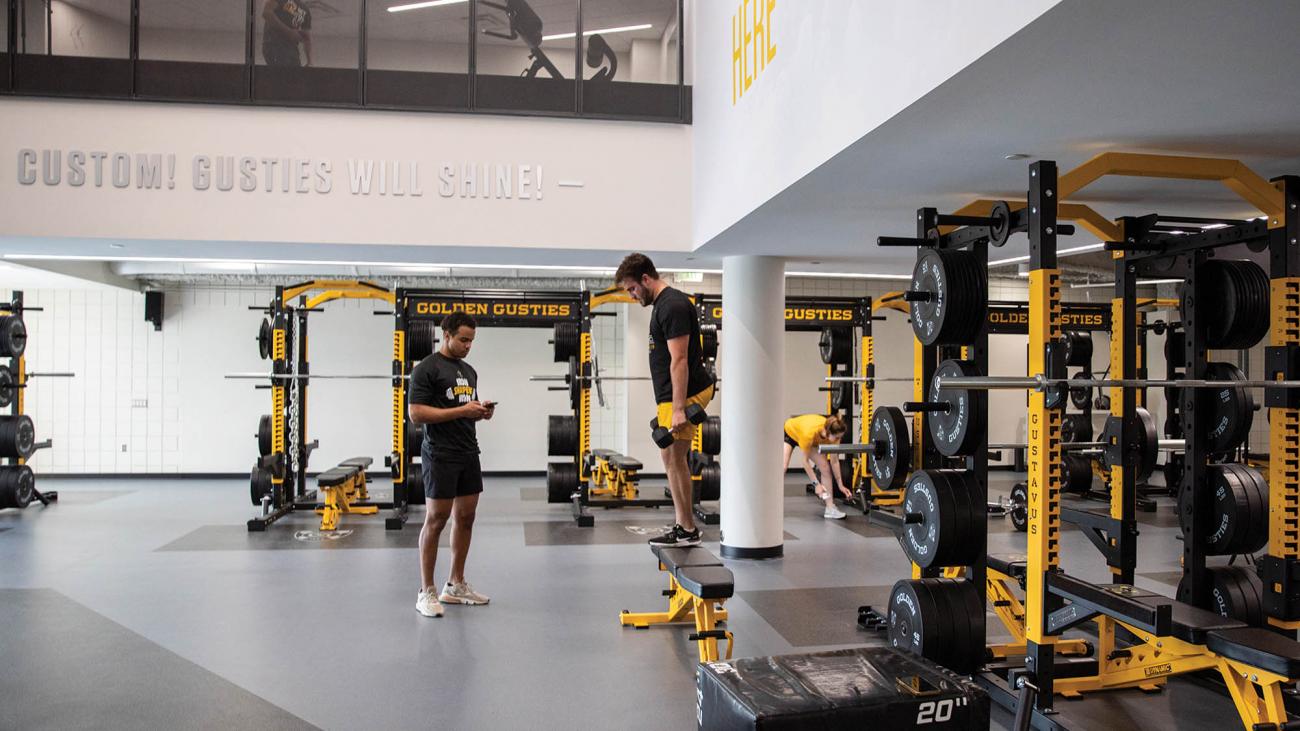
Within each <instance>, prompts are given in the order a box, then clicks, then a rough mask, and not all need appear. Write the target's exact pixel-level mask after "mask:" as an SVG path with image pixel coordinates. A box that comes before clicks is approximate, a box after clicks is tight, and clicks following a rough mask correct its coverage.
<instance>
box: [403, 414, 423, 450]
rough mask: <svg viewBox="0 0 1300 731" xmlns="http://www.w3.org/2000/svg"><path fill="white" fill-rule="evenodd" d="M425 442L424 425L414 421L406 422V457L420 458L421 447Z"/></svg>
mask: <svg viewBox="0 0 1300 731" xmlns="http://www.w3.org/2000/svg"><path fill="white" fill-rule="evenodd" d="M423 444H424V425H423V424H416V423H414V422H411V421H408V422H406V458H407V459H420V453H421V447H422V446H423Z"/></svg>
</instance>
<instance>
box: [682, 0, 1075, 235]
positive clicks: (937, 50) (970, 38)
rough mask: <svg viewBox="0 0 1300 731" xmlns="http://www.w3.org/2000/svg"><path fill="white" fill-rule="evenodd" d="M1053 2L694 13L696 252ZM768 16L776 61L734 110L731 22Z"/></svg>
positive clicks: (953, 0) (821, 0) (787, 5)
mask: <svg viewBox="0 0 1300 731" xmlns="http://www.w3.org/2000/svg"><path fill="white" fill-rule="evenodd" d="M1057 1H1058V0H1029V1H1022V0H995V1H992V2H982V3H968V2H960V1H959V0H940V1H938V2H919V3H918V2H899V1H897V0H895V1H894V2H850V1H849V0H798V1H797V2H793V1H791V0H780V2H777V1H776V0H755V1H754V2H745V3H743V4H742V3H739V2H729V3H728V2H698V3H693V4H692V8H693V18H694V22H693V23H691V24H690V28H688V32H691V33H692V38H693V41H692V43H690V44H688V45H690V46H693V58H694V61H693V69H692V75H693V79H694V86H695V91H694V94H693V99H692V102H693V105H694V111H695V116H694V128H695V135H696V145H695V164H694V169H695V196H696V197H695V206H696V210H697V214H696V219H695V223H694V240H695V243H696V245H697V246H698V245H702V244H704V243H707V242H708V241H709V240H710V239H712V238H713V237H714V236H716V235H717V234H718V233H720V232H721V231H723V230H724V229H726V228H727V227H728V226H730V225H731V224H733V223H735V222H736V221H738V220H739V219H741V218H742V217H743V216H745V215H746V214H748V213H749V212H750V211H752V210H754V209H755V208H756V207H758V206H759V205H760V204H762V203H764V202H765V201H767V200H768V199H769V198H771V197H772V196H773V195H775V194H776V193H777V192H779V191H781V190H782V189H784V188H785V187H787V186H788V185H790V184H791V183H793V182H794V181H796V180H798V179H799V178H801V177H803V176H804V175H805V174H807V173H808V172H809V171H811V170H812V169H813V168H815V167H816V166H817V165H819V164H821V163H823V162H825V161H826V160H828V159H830V158H831V156H833V155H834V154H835V153H837V152H839V151H840V150H842V149H844V148H845V147H847V146H848V145H849V143H851V142H853V141H855V140H857V139H858V138H860V137H862V136H863V135H865V134H866V133H868V132H870V131H871V130H872V129H874V128H876V127H877V126H879V125H880V124H881V123H883V122H884V121H885V120H887V119H889V118H890V117H892V116H894V115H895V114H897V113H898V112H899V111H901V110H902V109H904V108H905V107H907V106H908V105H909V104H911V103H912V102H914V101H916V100H917V99H919V98H921V97H922V96H923V95H925V94H926V93H928V92H930V91H931V90H932V89H934V88H935V87H937V86H938V85H939V84H941V83H943V82H944V81H945V80H947V79H948V78H949V77H951V76H952V75H953V74H955V73H957V72H958V71H959V70H961V69H962V68H964V67H966V66H967V65H969V64H970V63H971V62H973V61H974V60H975V59H977V58H979V57H980V56H981V55H983V54H984V53H986V52H987V51H989V50H990V49H992V48H993V47H994V46H996V45H997V44H999V43H1001V42H1002V41H1003V40H1005V39H1006V38H1009V37H1010V36H1011V35H1012V34H1014V33H1015V32H1017V31H1019V30H1020V29H1021V28H1023V27H1024V26H1025V25H1026V24H1028V23H1029V22H1030V21H1032V20H1033V19H1034V18H1036V17H1038V16H1039V15H1041V14H1042V13H1043V12H1044V11H1046V10H1047V9H1048V8H1050V7H1052V6H1053V5H1055V4H1056V2H1057ZM767 5H772V6H773V11H772V13H771V22H770V30H771V34H772V39H773V43H774V44H775V45H776V52H775V55H774V56H773V58H772V61H771V63H769V64H767V65H766V67H765V69H764V70H763V71H762V73H761V74H758V75H757V77H756V78H753V80H752V82H751V85H750V87H749V90H748V91H747V92H746V93H745V94H744V95H743V96H740V97H739V98H738V99H737V100H736V102H735V103H734V104H733V102H732V81H731V79H732V18H733V16H734V15H735V14H736V12H737V10H738V8H740V7H742V6H743V7H745V8H747V9H748V10H749V11H750V12H751V13H752V10H753V8H755V7H756V6H763V7H766V6H767ZM750 53H751V54H752V49H750ZM751 76H754V74H753V72H752V70H751ZM742 171H743V173H742Z"/></svg>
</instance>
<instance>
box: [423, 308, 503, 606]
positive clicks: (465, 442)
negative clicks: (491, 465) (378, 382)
mask: <svg viewBox="0 0 1300 731" xmlns="http://www.w3.org/2000/svg"><path fill="white" fill-rule="evenodd" d="M477 327H478V326H477V325H476V324H475V322H474V318H473V317H470V316H469V315H468V314H466V313H464V312H453V313H451V314H450V315H447V316H446V317H445V318H443V320H442V348H441V349H439V350H437V351H435V352H434V353H432V354H431V355H430V356H429V357H427V358H425V359H424V360H422V361H420V363H419V364H418V365H417V366H415V368H414V369H413V370H412V371H411V389H410V390H411V394H410V399H409V401H410V409H409V415H410V417H411V421H413V422H415V423H416V424H424V442H423V444H421V446H420V469H421V471H422V472H423V477H424V506H425V508H426V511H425V515H424V527H423V528H421V529H420V578H421V580H422V581H423V583H421V584H420V593H419V595H418V597H417V598H416V602H415V610H416V611H417V612H419V613H420V614H423V615H424V616H426V617H441V616H442V604H441V603H440V602H439V600H441V601H443V602H446V603H448V604H487V603H488V598H487V597H485V596H483V595H482V594H479V593H478V592H476V591H474V589H473V587H471V586H470V585H469V582H467V581H465V557H466V556H467V555H468V554H469V542H470V537H471V536H472V534H473V530H474V514H475V513H476V512H477V510H478V496H479V493H481V492H483V473H482V471H481V469H480V467H479V459H478V455H479V449H478V437H477V435H476V434H475V431H474V423H475V422H476V421H478V420H479V419H491V418H492V413H493V411H494V410H495V408H496V403H495V402H492V401H485V402H480V401H479V400H478V372H477V371H475V370H474V368H473V367H471V366H470V364H469V363H466V362H465V356H467V355H469V349H470V347H471V346H473V344H474V334H475V332H476V330H477ZM452 515H455V517H456V522H455V523H453V524H452V529H451V576H450V577H449V581H448V582H447V585H446V586H444V587H443V588H442V593H441V595H439V593H438V589H437V587H436V586H435V585H434V583H433V568H434V565H435V564H436V563H437V560H438V539H439V538H440V537H441V536H442V529H443V528H445V527H446V525H447V520H448V518H450V517H452Z"/></svg>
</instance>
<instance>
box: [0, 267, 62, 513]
mask: <svg viewBox="0 0 1300 731" xmlns="http://www.w3.org/2000/svg"><path fill="white" fill-rule="evenodd" d="M40 309H41V308H39V307H26V306H24V305H23V293H22V292H19V291H15V292H14V293H13V297H12V298H11V299H10V301H9V302H7V303H0V358H3V359H5V360H6V362H5V363H4V364H0V409H5V408H7V409H8V411H9V413H7V414H0V509H3V508H18V509H20V510H21V509H23V508H26V507H27V506H28V505H30V504H31V502H32V500H37V501H39V502H40V503H41V504H42V505H49V504H50V503H51V502H54V501H56V500H58V499H59V493H58V492H56V491H53V490H50V491H47V492H41V491H40V490H38V489H36V475H35V474H34V473H33V472H32V468H31V467H29V466H28V465H27V461H28V460H29V459H31V456H32V455H33V454H35V453H36V450H38V449H46V448H49V447H50V446H52V442H51V441H50V440H48V439H47V440H45V441H43V442H37V441H36V425H35V423H34V422H33V421H32V417H31V416H29V415H28V414H27V413H26V411H25V410H24V408H25V406H26V398H25V396H26V393H27V386H28V380H29V378H30V377H31V376H33V375H70V374H31V373H28V372H27V360H26V357H25V355H24V354H25V353H26V351H27V323H26V320H25V319H24V317H23V315H24V313H25V312H36V311H39V310H40Z"/></svg>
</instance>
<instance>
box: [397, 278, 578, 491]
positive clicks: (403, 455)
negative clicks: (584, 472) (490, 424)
mask: <svg viewBox="0 0 1300 731" xmlns="http://www.w3.org/2000/svg"><path fill="white" fill-rule="evenodd" d="M602 302H603V300H599V299H598V296H593V295H591V294H590V293H587V292H582V291H545V290H535V291H530V290H505V289H482V290H452V289H404V288H398V290H397V294H396V306H395V307H394V310H395V313H394V314H395V316H396V324H395V326H394V330H393V396H392V401H393V452H392V454H391V455H390V457H389V464H390V466H391V468H392V474H393V484H394V489H395V490H398V489H403V486H404V489H405V491H406V492H407V493H408V494H409V495H410V499H411V500H412V501H415V500H417V499H418V500H419V502H420V504H423V502H424V483H423V478H422V476H421V472H420V468H419V465H418V464H417V463H416V462H415V460H417V459H419V457H420V443H421V440H422V439H423V438H424V435H423V429H422V428H421V427H420V426H419V425H417V424H412V423H411V421H410V420H409V419H407V409H408V406H409V404H410V401H409V399H410V393H409V391H408V389H407V380H408V378H409V377H410V373H411V370H412V369H413V368H414V367H415V365H416V364H417V363H418V362H419V359H412V358H409V354H410V345H411V338H412V337H413V336H414V337H415V338H417V339H421V338H423V337H424V335H423V333H425V332H436V330H437V328H438V327H439V325H440V323H441V322H442V319H443V318H444V317H446V316H447V315H449V314H451V313H453V312H465V313H468V314H470V315H472V316H473V317H474V320H475V321H476V322H477V323H478V326H479V327H480V328H549V329H552V330H553V337H552V344H553V346H554V348H555V360H556V361H557V362H565V363H568V364H569V367H570V371H571V373H572V374H574V375H576V374H578V373H581V372H584V369H585V368H590V363H591V353H592V349H591V314H590V313H591V309H592V307H593V306H597V305H599V304H600V303H602ZM430 352H432V349H430ZM561 356H563V357H561ZM568 380H569V381H570V384H571V385H570V386H566V387H565V390H568V392H569V395H570V404H571V405H573V408H574V411H575V417H574V419H573V421H572V427H573V428H572V429H571V430H566V431H565V433H564V434H563V435H556V434H552V435H550V438H551V439H554V438H556V437H559V438H561V439H566V438H567V439H572V440H573V441H574V443H580V444H586V442H587V441H589V440H590V421H589V419H590V402H589V398H588V395H587V393H586V390H587V389H586V388H585V385H586V383H587V382H586V381H583V380H582V379H580V378H572V379H568ZM554 418H555V417H551V419H552V424H553V420H554ZM575 465H576V463H575ZM548 479H549V478H548Z"/></svg>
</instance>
